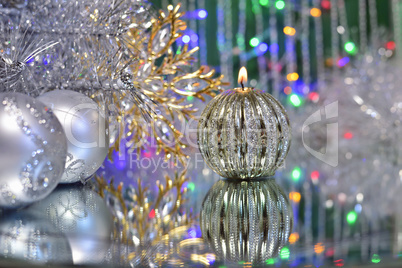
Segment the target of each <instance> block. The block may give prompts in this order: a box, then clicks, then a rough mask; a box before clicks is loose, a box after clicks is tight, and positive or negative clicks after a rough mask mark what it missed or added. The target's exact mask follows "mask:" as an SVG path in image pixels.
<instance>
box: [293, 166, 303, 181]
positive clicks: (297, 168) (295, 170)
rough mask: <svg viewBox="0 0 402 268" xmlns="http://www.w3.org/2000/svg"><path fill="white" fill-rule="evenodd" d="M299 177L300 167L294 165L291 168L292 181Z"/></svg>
mask: <svg viewBox="0 0 402 268" xmlns="http://www.w3.org/2000/svg"><path fill="white" fill-rule="evenodd" d="M300 177H301V169H300V168H299V167H295V168H294V169H293V170H292V179H293V180H294V181H298V180H300Z"/></svg>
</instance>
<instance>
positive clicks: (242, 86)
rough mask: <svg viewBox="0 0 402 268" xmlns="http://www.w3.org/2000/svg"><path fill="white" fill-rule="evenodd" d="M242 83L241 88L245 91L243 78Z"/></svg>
mask: <svg viewBox="0 0 402 268" xmlns="http://www.w3.org/2000/svg"><path fill="white" fill-rule="evenodd" d="M240 85H241V88H242V89H243V91H244V84H243V79H242V80H241V81H240Z"/></svg>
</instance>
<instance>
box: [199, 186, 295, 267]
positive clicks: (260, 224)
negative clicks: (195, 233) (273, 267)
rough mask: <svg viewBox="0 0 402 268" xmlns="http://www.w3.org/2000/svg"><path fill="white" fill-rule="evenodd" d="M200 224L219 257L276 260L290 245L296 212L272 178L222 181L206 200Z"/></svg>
mask: <svg viewBox="0 0 402 268" xmlns="http://www.w3.org/2000/svg"><path fill="white" fill-rule="evenodd" d="M200 222H201V224H200V225H201V231H202V236H203V238H204V240H205V241H206V242H207V243H208V244H209V245H210V246H211V248H212V249H213V250H214V251H215V253H216V255H217V256H218V257H219V258H223V259H225V260H226V261H229V262H239V261H246V262H253V263H258V262H262V261H266V260H267V259H270V258H274V257H276V256H277V255H278V253H279V252H280V250H281V249H282V248H283V246H284V245H285V244H286V243H287V241H288V239H289V235H290V232H291V230H292V225H293V212H292V208H291V206H290V203H289V199H288V197H287V196H286V194H285V193H284V192H283V190H282V189H281V188H280V187H279V186H278V184H276V182H275V180H273V179H265V180H251V181H250V180H248V181H233V180H232V181H229V180H220V181H218V182H217V183H215V184H214V185H213V186H212V188H211V189H210V190H209V192H208V194H207V195H206V197H205V199H204V202H203V204H202V208H201V213H200Z"/></svg>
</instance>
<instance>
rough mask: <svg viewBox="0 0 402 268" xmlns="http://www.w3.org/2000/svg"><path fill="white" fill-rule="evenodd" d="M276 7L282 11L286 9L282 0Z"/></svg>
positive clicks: (277, 2)
mask: <svg viewBox="0 0 402 268" xmlns="http://www.w3.org/2000/svg"><path fill="white" fill-rule="evenodd" d="M275 7H276V9H278V10H282V9H284V8H285V2H284V1H282V0H279V1H276V3H275Z"/></svg>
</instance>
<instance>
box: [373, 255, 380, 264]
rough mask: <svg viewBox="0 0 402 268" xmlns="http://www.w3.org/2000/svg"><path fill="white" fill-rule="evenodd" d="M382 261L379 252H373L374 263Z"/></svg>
mask: <svg viewBox="0 0 402 268" xmlns="http://www.w3.org/2000/svg"><path fill="white" fill-rule="evenodd" d="M380 261H381V258H380V256H379V255H378V254H373V256H372V257H371V262H372V263H379V262H380Z"/></svg>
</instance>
